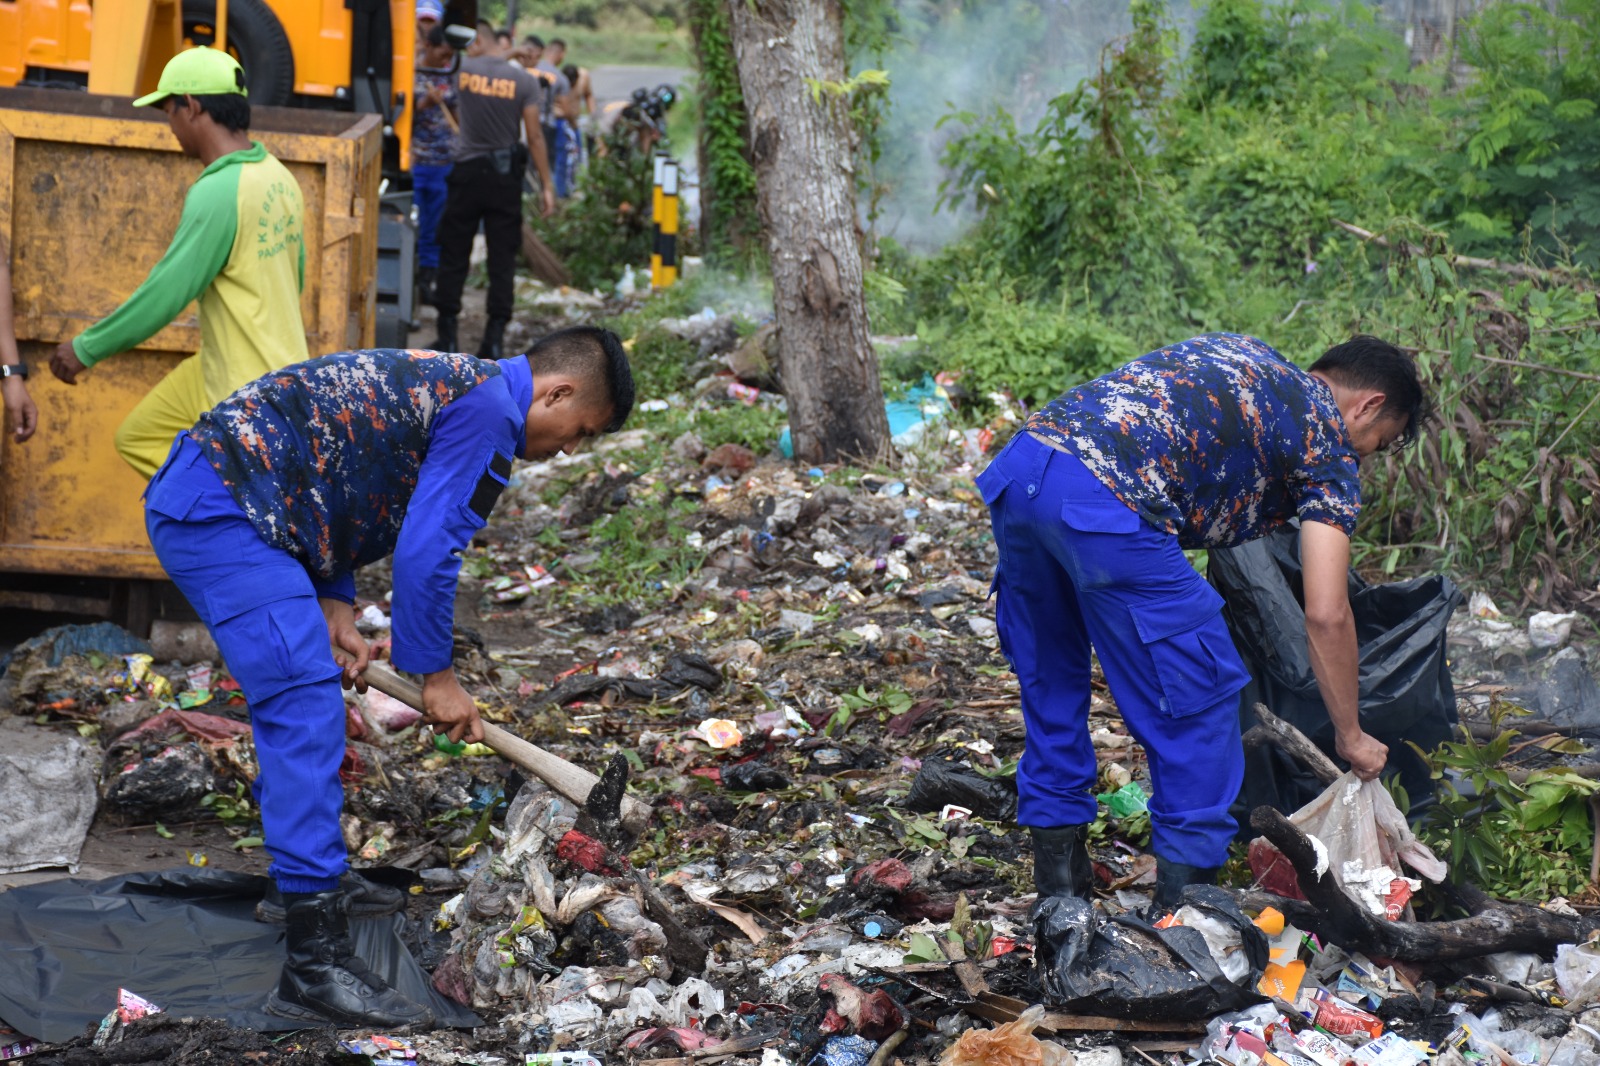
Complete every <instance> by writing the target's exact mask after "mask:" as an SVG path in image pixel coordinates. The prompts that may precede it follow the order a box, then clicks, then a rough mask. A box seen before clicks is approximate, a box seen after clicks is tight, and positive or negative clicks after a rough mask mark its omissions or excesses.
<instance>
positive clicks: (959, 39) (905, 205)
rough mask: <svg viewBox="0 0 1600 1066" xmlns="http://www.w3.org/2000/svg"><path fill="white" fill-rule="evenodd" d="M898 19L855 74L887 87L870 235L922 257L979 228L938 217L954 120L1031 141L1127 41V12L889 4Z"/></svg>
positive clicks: (1021, 2)
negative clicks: (1052, 106)
mask: <svg viewBox="0 0 1600 1066" xmlns="http://www.w3.org/2000/svg"><path fill="white" fill-rule="evenodd" d="M895 12H896V24H895V25H894V27H893V35H892V44H891V47H890V49H889V50H888V52H887V54H885V55H883V56H881V57H874V56H870V55H863V56H857V57H856V59H855V62H854V64H853V66H854V68H855V69H858V70H859V69H862V68H865V67H872V66H879V65H881V66H882V67H883V68H884V69H886V70H887V71H888V72H889V77H890V88H889V102H890V107H889V111H888V115H887V117H886V119H885V122H884V124H883V125H882V127H880V130H879V133H880V145H881V155H880V158H879V160H878V163H877V165H876V166H875V167H874V168H873V173H872V175H871V176H872V178H873V180H874V183H875V184H876V185H877V187H878V190H879V194H878V204H877V207H878V219H877V227H876V228H877V232H878V233H879V235H881V236H886V237H892V238H894V239H895V240H896V241H898V242H900V243H901V244H903V245H905V246H907V247H909V248H911V249H914V250H916V251H919V252H931V251H935V250H937V249H938V248H940V247H942V246H943V245H945V244H946V243H948V242H950V241H951V240H954V239H955V238H956V237H958V236H960V234H961V233H962V232H963V231H964V230H965V229H966V228H967V227H968V226H970V225H971V224H972V223H973V222H974V221H975V220H976V218H977V211H976V209H975V208H974V206H973V205H972V204H971V203H970V202H967V203H961V204H945V205H944V206H942V207H940V206H939V199H940V197H939V187H940V184H941V183H942V182H943V181H944V180H945V179H946V177H948V171H947V170H946V168H945V167H944V166H943V164H942V157H943V155H944V150H945V146H946V145H947V144H948V143H949V142H950V140H951V138H952V137H955V136H957V135H959V134H960V133H961V132H962V131H963V130H964V129H967V128H969V127H968V126H966V124H965V123H963V122H961V121H959V120H957V119H956V118H954V116H955V115H957V114H959V113H962V112H967V113H971V114H972V115H974V116H976V117H977V119H979V120H980V121H981V120H982V119H986V118H988V117H990V116H992V115H994V114H995V113H996V112H997V111H999V110H1004V111H1006V112H1008V113H1010V115H1011V116H1012V118H1013V119H1014V120H1015V122H1016V124H1017V128H1018V130H1019V131H1022V132H1030V131H1032V130H1033V128H1034V127H1035V126H1036V125H1037V124H1038V122H1039V120H1040V118H1041V117H1043V115H1044V113H1045V109H1046V106H1047V105H1048V104H1049V102H1050V101H1051V100H1052V99H1054V98H1055V97H1057V96H1059V95H1061V94H1062V93H1066V92H1069V91H1071V90H1072V89H1073V88H1074V87H1075V86H1076V85H1077V84H1078V82H1079V81H1081V80H1082V79H1083V78H1084V77H1086V76H1087V75H1089V74H1090V73H1092V72H1093V71H1094V70H1095V69H1097V66H1098V64H1099V58H1100V53H1101V49H1103V48H1104V47H1105V46H1106V45H1107V44H1109V43H1111V42H1112V41H1114V40H1115V39H1116V38H1118V37H1121V36H1123V35H1125V34H1127V33H1128V32H1129V30H1130V29H1131V21H1130V19H1129V17H1128V0H897V3H896V5H895ZM941 119H945V120H946V121H944V122H943V124H941V122H940V120H941ZM867 207H868V204H867V202H865V198H864V202H863V205H862V209H863V212H865V211H866V210H867Z"/></svg>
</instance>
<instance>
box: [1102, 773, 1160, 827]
mask: <svg viewBox="0 0 1600 1066" xmlns="http://www.w3.org/2000/svg"><path fill="white" fill-rule="evenodd" d="M1095 798H1096V799H1098V800H1099V801H1100V802H1101V803H1104V804H1105V805H1106V806H1107V807H1108V808H1110V810H1111V813H1112V814H1113V815H1114V816H1116V817H1118V818H1126V817H1128V815H1130V814H1138V813H1139V812H1140V811H1144V810H1149V808H1150V797H1149V796H1148V795H1146V794H1145V791H1144V789H1143V788H1141V787H1140V785H1139V782H1137V781H1129V782H1128V783H1127V784H1126V785H1123V786H1122V787H1121V788H1119V789H1117V790H1116V791H1115V792H1107V793H1105V794H1103V795H1100V796H1096V797H1095Z"/></svg>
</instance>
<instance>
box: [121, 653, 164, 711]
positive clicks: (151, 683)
mask: <svg viewBox="0 0 1600 1066" xmlns="http://www.w3.org/2000/svg"><path fill="white" fill-rule="evenodd" d="M122 662H123V665H124V666H125V667H126V669H125V670H124V671H123V673H122V675H121V677H120V678H119V680H120V681H121V683H122V688H123V690H124V691H126V692H129V693H132V694H133V695H136V696H148V697H150V698H151V699H153V700H155V701H157V702H159V703H168V702H171V700H172V682H170V681H168V680H167V679H166V678H165V677H163V676H162V675H160V674H158V673H156V671H155V669H154V666H153V664H154V663H155V659H153V658H151V657H150V656H148V655H124V656H123V657H122Z"/></svg>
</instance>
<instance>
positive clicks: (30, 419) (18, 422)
mask: <svg viewBox="0 0 1600 1066" xmlns="http://www.w3.org/2000/svg"><path fill="white" fill-rule="evenodd" d="M0 393H4V394H5V401H6V415H7V417H9V418H10V420H11V433H12V436H14V437H15V438H16V441H17V443H18V444H21V443H22V442H23V441H25V440H27V439H28V438H29V437H31V436H33V434H34V432H35V431H37V430H38V428H39V408H38V407H37V406H35V405H34V402H33V397H32V396H29V395H28V383H27V382H26V381H24V380H22V379H21V378H18V377H8V378H6V379H5V380H4V381H0Z"/></svg>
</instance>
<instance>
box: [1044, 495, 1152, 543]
mask: <svg viewBox="0 0 1600 1066" xmlns="http://www.w3.org/2000/svg"><path fill="white" fill-rule="evenodd" d="M1061 520H1062V521H1063V522H1065V523H1066V524H1067V525H1069V526H1071V527H1072V528H1073V529H1076V530H1077V531H1078V532H1080V533H1137V532H1139V529H1140V527H1142V526H1143V525H1144V519H1142V518H1140V517H1139V514H1138V512H1137V511H1135V510H1134V509H1133V508H1132V507H1129V506H1128V505H1127V504H1125V503H1123V502H1122V501H1121V500H1119V499H1117V497H1116V496H1115V495H1114V494H1113V493H1112V492H1111V490H1110V489H1103V490H1102V491H1101V493H1099V494H1095V495H1090V496H1077V497H1073V498H1071V499H1066V500H1062V501H1061Z"/></svg>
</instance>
